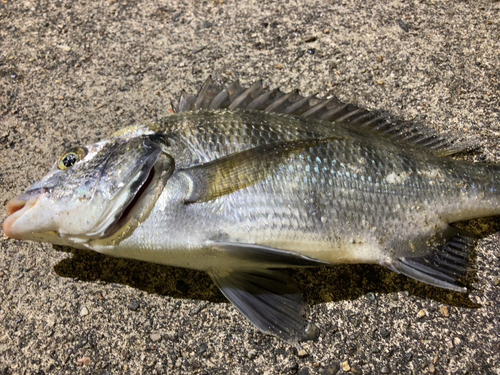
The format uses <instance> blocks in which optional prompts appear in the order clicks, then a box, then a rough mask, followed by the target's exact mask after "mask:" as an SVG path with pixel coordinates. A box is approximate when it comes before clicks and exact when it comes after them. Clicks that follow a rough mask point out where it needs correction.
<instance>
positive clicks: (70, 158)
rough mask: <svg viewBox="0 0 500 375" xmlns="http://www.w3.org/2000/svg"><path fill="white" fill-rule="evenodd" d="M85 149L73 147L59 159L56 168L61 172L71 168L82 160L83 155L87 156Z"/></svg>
mask: <svg viewBox="0 0 500 375" xmlns="http://www.w3.org/2000/svg"><path fill="white" fill-rule="evenodd" d="M87 152H88V151H87V149H86V148H84V147H75V148H72V149H70V150H67V151H66V152H65V153H64V154H63V155H62V156H61V157H60V158H59V162H58V163H57V167H58V168H59V169H61V170H63V171H64V170H66V169H69V168H71V167H72V166H73V165H75V164H76V163H78V162H79V161H80V160H82V159H83V158H84V157H85V155H87Z"/></svg>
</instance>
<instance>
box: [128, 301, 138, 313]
mask: <svg viewBox="0 0 500 375" xmlns="http://www.w3.org/2000/svg"><path fill="white" fill-rule="evenodd" d="M139 306H140V303H139V302H137V301H132V302H130V303H129V304H128V308H129V310H132V311H135V310H137V309H138V308H139Z"/></svg>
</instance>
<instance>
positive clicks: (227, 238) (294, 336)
mask: <svg viewBox="0 0 500 375" xmlns="http://www.w3.org/2000/svg"><path fill="white" fill-rule="evenodd" d="M246 95H247V96H248V95H249V94H246ZM204 97H206V96H203V95H200V96H199V98H204ZM212 97H215V99H213V101H216V100H219V101H220V102H221V103H222V99H220V98H218V96H215V94H214V95H212ZM255 100H259V99H258V98H257V99H255ZM255 100H254V102H255ZM252 103H253V102H252ZM181 104H182V100H181ZM296 106H297V105H296ZM248 107H249V106H247V109H218V110H217V109H216V110H208V109H201V110H197V111H187V112H182V111H181V112H180V113H178V114H175V115H172V116H170V117H167V118H166V119H165V120H164V121H163V122H162V123H160V124H154V125H149V126H146V125H139V126H136V127H131V128H126V129H125V130H123V131H121V132H119V133H118V134H115V135H114V136H113V138H111V139H110V140H107V141H103V142H100V143H99V144H96V145H91V146H87V147H85V148H82V150H84V152H81V153H80V154H79V153H78V152H73V153H71V152H69V153H68V152H67V153H65V154H64V155H63V156H62V157H61V160H60V162H59V163H58V165H57V166H55V167H54V169H53V171H51V172H50V173H49V175H47V176H46V177H45V178H44V179H43V180H41V181H40V182H38V183H36V184H34V185H33V186H32V187H31V188H30V189H28V191H27V192H26V193H24V194H23V195H21V196H19V197H18V198H15V199H13V200H12V201H11V202H10V203H9V204H8V207H7V208H8V210H9V212H10V213H11V214H12V215H11V216H10V217H9V218H8V219H7V220H6V221H5V222H4V224H3V229H4V231H5V233H6V234H7V235H8V236H10V237H13V238H18V239H30V240H37V241H45V242H51V243H55V244H64V245H70V246H73V247H78V248H84V249H91V250H95V251H99V252H101V253H105V254H109V255H112V256H117V257H124V258H133V259H139V260H144V261H149V262H154V263H160V264H167V265H173V266H179V267H187V268H194V269H198V270H203V271H206V272H208V273H209V274H210V276H211V277H212V279H213V280H214V282H215V283H216V284H217V285H218V286H219V287H220V288H221V290H222V292H223V293H224V294H225V295H226V297H227V298H228V299H229V300H230V301H231V302H232V303H233V304H234V305H235V306H236V308H238V309H239V311H240V312H242V313H243V314H244V315H245V316H246V317H247V318H248V319H250V321H252V323H254V324H255V325H256V326H257V327H258V328H259V329H260V330H262V331H264V332H269V333H272V334H275V335H277V336H279V337H281V338H283V339H285V340H287V341H289V342H296V341H298V340H300V339H301V338H303V336H304V332H305V328H304V327H305V320H304V318H303V317H302V316H301V310H302V304H303V301H302V297H301V295H300V293H299V292H298V291H297V289H296V288H295V286H294V284H293V282H291V281H290V280H289V279H288V278H287V277H285V276H283V275H281V274H280V273H279V272H278V271H274V270H271V269H276V268H283V267H316V266H324V265H329V264H339V263H375V264H380V265H384V266H387V267H388V268H390V269H392V270H394V271H396V272H401V273H403V274H406V275H408V276H410V277H413V278H416V279H418V280H420V281H423V282H427V283H430V284H433V285H437V286H440V287H445V288H448V289H452V290H458V291H463V290H465V289H464V288H463V286H461V285H460V283H459V279H460V277H461V276H462V275H463V273H464V272H465V271H466V269H467V264H468V261H469V259H468V257H469V252H470V249H471V248H472V245H473V242H474V241H473V239H472V238H470V237H469V235H467V234H465V233H463V232H460V231H458V230H457V229H455V228H453V227H451V226H450V225H449V224H450V223H453V222H456V221H461V220H468V219H472V218H477V217H483V216H490V215H496V214H499V213H500V200H499V199H498V197H499V190H498V189H499V186H500V178H499V173H498V172H499V170H500V168H499V167H498V166H495V165H478V164H472V163H467V162H463V161H455V160H453V159H451V158H447V157H439V156H436V155H435V154H436V152H434V153H433V152H431V151H429V149H428V148H426V146H428V145H429V144H431V143H432V142H433V139H434V138H433V137H429V138H421V139H420V138H419V139H417V141H415V142H412V141H408V140H404V139H403V140H401V139H398V138H397V137H396V139H395V141H394V140H391V139H390V137H387V136H384V135H381V134H380V133H379V132H377V131H376V129H375V130H374V129H373V128H370V127H368V128H367V129H363V128H356V127H355V126H353V123H352V122H351V123H349V122H347V121H345V122H343V121H342V119H341V121H337V122H336V123H334V124H332V123H331V122H330V121H324V120H318V119H314V118H312V119H311V118H307V117H305V118H304V117H298V116H296V115H294V114H292V115H289V114H284V113H270V112H262V111H259V110H255V109H248ZM325 107H326V105H325ZM309 111H310V112H311V111H312V110H309ZM330 112H332V113H333V112H334V110H331V109H330ZM422 139H423V142H424V143H425V142H427V143H425V144H424V145H423V146H422ZM419 142H420V143H419ZM442 149H446V147H442ZM435 151H437V153H439V151H440V148H436V150H435Z"/></svg>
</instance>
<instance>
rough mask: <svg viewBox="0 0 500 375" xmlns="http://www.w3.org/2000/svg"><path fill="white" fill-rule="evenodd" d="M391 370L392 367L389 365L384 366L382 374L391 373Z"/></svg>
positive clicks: (381, 370)
mask: <svg viewBox="0 0 500 375" xmlns="http://www.w3.org/2000/svg"><path fill="white" fill-rule="evenodd" d="M390 372H391V369H390V368H389V367H388V366H384V367H382V368H381V369H380V373H381V374H389V373H390Z"/></svg>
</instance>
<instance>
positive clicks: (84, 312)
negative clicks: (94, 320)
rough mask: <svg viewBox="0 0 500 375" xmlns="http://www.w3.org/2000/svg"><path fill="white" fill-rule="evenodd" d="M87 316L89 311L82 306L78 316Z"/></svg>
mask: <svg viewBox="0 0 500 375" xmlns="http://www.w3.org/2000/svg"><path fill="white" fill-rule="evenodd" d="M87 315H89V309H87V307H86V306H83V307H82V309H81V310H80V316H87Z"/></svg>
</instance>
